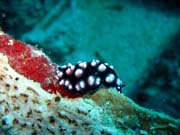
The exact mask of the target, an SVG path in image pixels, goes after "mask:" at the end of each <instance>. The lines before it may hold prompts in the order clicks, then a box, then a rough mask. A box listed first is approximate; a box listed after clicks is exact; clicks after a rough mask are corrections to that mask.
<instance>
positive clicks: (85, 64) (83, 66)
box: [79, 62, 87, 68]
mask: <svg viewBox="0 0 180 135" xmlns="http://www.w3.org/2000/svg"><path fill="white" fill-rule="evenodd" d="M79 66H80V67H82V68H86V67H87V63H86V62H82V63H79Z"/></svg>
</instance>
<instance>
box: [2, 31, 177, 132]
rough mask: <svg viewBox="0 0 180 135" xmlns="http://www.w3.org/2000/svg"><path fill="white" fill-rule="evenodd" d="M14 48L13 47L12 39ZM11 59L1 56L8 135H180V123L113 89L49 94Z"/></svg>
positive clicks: (3, 118)
mask: <svg viewBox="0 0 180 135" xmlns="http://www.w3.org/2000/svg"><path fill="white" fill-rule="evenodd" d="M1 36H3V33H2V32H1ZM5 36H6V35H5ZM9 43H10V44H9V45H10V46H11V45H12V44H13V43H12V40H10V41H9ZM0 45H1V46H2V45H3V43H2V42H1V43H0ZM36 51H38V50H36ZM23 58H24V57H23ZM9 60H10V59H9V56H8V55H7V54H6V53H3V52H2V51H1V52H0V97H1V99H0V132H1V133H2V134H13V135H24V134H27V135H34V134H38V135H39V134H43V135H46V134H47V135H49V134H52V135H53V134H56V135H58V134H65V135H70V134H73V135H78V134H79V135H82V134H86V135H87V134H94V135H98V134H99V135H101V134H103V135H136V134H140V135H157V134H158V135H164V134H168V135H178V134H180V131H179V129H180V120H179V119H173V118H172V117H169V116H167V115H165V114H162V113H158V112H155V111H152V110H149V109H146V108H143V107H140V106H138V105H137V104H135V103H134V102H133V101H132V100H131V99H130V98H128V97H126V96H125V95H123V94H119V93H118V92H116V91H114V90H113V89H109V90H108V89H101V90H99V91H98V92H96V93H94V94H90V95H85V96H83V97H79V98H67V97H65V96H62V95H61V93H60V92H58V93H56V94H53V93H49V92H48V91H47V90H44V89H43V88H42V85H41V82H37V81H35V80H33V78H31V79H29V78H27V77H26V76H24V75H23V74H20V73H19V72H17V69H16V70H15V69H14V68H12V66H11V63H10V62H9ZM37 72H39V71H37Z"/></svg>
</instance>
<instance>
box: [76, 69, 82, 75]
mask: <svg viewBox="0 0 180 135" xmlns="http://www.w3.org/2000/svg"><path fill="white" fill-rule="evenodd" d="M82 74H83V70H82V69H80V68H78V69H76V71H75V76H76V77H81V76H82Z"/></svg>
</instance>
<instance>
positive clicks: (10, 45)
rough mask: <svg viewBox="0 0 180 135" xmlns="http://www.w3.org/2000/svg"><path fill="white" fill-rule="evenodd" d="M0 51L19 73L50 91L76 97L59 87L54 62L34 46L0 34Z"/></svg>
mask: <svg viewBox="0 0 180 135" xmlns="http://www.w3.org/2000/svg"><path fill="white" fill-rule="evenodd" d="M0 53H3V54H4V55H6V56H7V57H8V60H9V64H10V65H11V67H12V68H14V69H15V70H16V71H17V72H18V73H19V74H22V75H23V76H25V77H26V78H28V79H31V80H34V81H35V82H39V83H40V84H41V87H42V88H43V89H45V90H46V91H48V92H50V93H54V94H56V93H57V92H60V94H61V95H62V96H67V97H76V96H75V95H73V94H71V93H68V92H67V91H66V90H64V88H62V87H60V86H59V84H58V80H57V78H56V67H57V65H56V64H53V63H51V62H50V60H49V59H48V58H47V57H46V56H45V55H44V54H43V53H41V52H40V51H38V50H37V49H36V48H33V47H31V46H29V45H26V44H24V43H22V42H20V41H16V40H14V39H13V38H12V37H10V36H8V35H6V34H3V35H0Z"/></svg>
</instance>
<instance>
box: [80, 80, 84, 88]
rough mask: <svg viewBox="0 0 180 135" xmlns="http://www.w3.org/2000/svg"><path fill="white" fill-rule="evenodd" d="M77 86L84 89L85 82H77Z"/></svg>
mask: <svg viewBox="0 0 180 135" xmlns="http://www.w3.org/2000/svg"><path fill="white" fill-rule="evenodd" d="M79 86H80V87H81V88H82V89H84V88H85V82H84V81H80V82H79Z"/></svg>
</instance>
